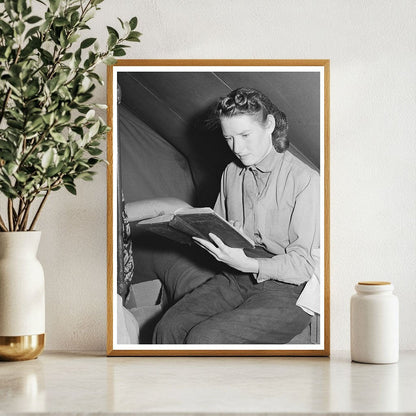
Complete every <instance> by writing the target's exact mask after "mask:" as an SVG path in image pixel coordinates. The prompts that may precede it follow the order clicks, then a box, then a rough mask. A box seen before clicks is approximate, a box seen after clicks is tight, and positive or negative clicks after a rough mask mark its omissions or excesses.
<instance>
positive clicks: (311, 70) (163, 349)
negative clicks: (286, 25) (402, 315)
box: [107, 60, 330, 356]
mask: <svg viewBox="0 0 416 416" xmlns="http://www.w3.org/2000/svg"><path fill="white" fill-rule="evenodd" d="M329 72H330V63H329V60H120V61H118V63H117V64H116V65H114V66H109V67H108V70H107V101H108V112H107V123H108V125H109V126H110V127H111V130H110V132H109V134H108V147H107V160H108V174H107V195H108V197H107V212H108V221H107V235H108V241H107V246H108V278H107V332H108V334H107V355H108V356H329V350H330V332H329V331H330V325H329V322H330V321H329V316H330V310H329V306H330V299H329V265H330V262H329V254H330V253H329V250H330V244H329V237H330V232H329V227H330V218H329V214H330V211H329V201H330V193H329V192H330V190H329V163H330V158H329V154H330V153H329V145H330V143H329V127H330V123H329V99H330V93H329V86H330V82H329V75H330V74H329ZM120 84H122V85H121V91H122V101H123V100H124V97H126V98H125V99H126V102H125V103H123V108H121V107H120V106H119V105H118V102H117V93H116V91H117V86H119V87H120ZM241 86H246V87H252V88H255V89H258V90H260V91H262V92H263V93H265V94H266V95H267V96H268V97H270V98H271V99H272V101H273V102H274V103H275V104H276V105H277V106H278V107H279V109H280V110H282V111H283V112H284V113H285V114H286V115H287V118H288V121H289V139H290V140H292V137H293V143H292V141H291V147H290V149H289V151H290V152H291V153H292V154H295V155H296V156H297V157H298V158H300V159H301V160H303V162H305V163H306V164H309V165H310V166H311V167H312V168H313V169H315V170H317V171H318V172H320V175H319V177H320V214H319V216H320V231H321V232H320V235H321V237H320V243H321V244H320V260H319V261H318V262H317V267H318V266H319V267H318V269H319V268H320V272H319V279H318V280H319V283H318V287H319V289H318V290H319V308H320V310H319V312H320V313H319V314H314V315H313V317H312V319H311V323H310V324H309V325H308V327H307V328H306V329H305V330H304V331H303V332H302V334H303V335H299V338H296V337H295V340H296V339H299V340H300V341H298V343H296V341H295V342H294V343H286V344H257V343H256V344H202V345H199V344H170V343H169V344H153V343H152V342H151V341H147V342H145V343H141V342H140V339H141V338H140V336H141V335H138V337H139V338H137V342H136V343H135V342H134V340H135V339H136V338H135V337H136V332H135V331H136V330H137V328H138V326H139V324H138V322H137V325H136V321H139V322H140V324H141V325H142V326H140V327H139V331H140V334H144V328H145V327H146V325H148V323H146V322H145V321H143V322H142V318H141V316H144V315H145V314H146V313H147V312H146V311H145V306H140V304H138V302H139V301H138V300H137V298H134V294H130V295H129V297H128V301H129V302H130V303H129V307H130V309H128V308H127V303H126V290H127V289H129V290H130V291H131V292H132V293H133V290H136V292H137V293H138V294H139V295H138V296H140V295H145V296H146V298H147V299H146V301H150V302H153V301H152V300H151V299H150V297H151V294H152V290H154V289H155V288H156V289H157V287H158V286H157V285H158V283H157V276H156V274H155V280H154V281H153V280H145V281H147V282H151V283H149V284H148V286H143V283H144V282H142V281H138V282H137V281H136V280H134V282H135V283H134V284H132V282H131V281H129V280H128V278H127V277H126V276H127V272H126V270H128V266H126V261H125V258H124V259H123V253H124V257H125V256H126V253H128V252H129V251H128V250H129V249H130V247H131V246H130V245H129V244H131V243H130V240H128V239H127V240H126V229H125V227H126V226H125V224H126V222H127V220H126V219H125V216H124V215H123V214H124V213H125V205H123V204H124V203H125V202H126V203H127V206H130V205H129V204H130V203H131V201H132V200H135V199H137V195H135V194H134V193H135V192H136V187H138V188H140V186H141V185H140V181H141V176H138V177H135V178H133V179H130V176H129V173H127V171H128V168H129V167H131V166H134V164H135V163H136V162H134V161H133V162H132V161H131V160H130V159H128V158H130V156H132V155H135V154H138V153H141V154H142V157H143V158H144V159H143V161H142V162H137V164H136V166H141V164H140V163H149V156H146V155H147V153H146V155H144V152H143V151H140V149H139V150H137V149H136V148H135V147H134V146H133V148H130V149H126V148H124V147H126V146H127V144H126V145H125V144H124V140H125V139H124V138H123V139H122V140H123V142H122V143H123V146H124V147H123V146H122V148H121V150H120V148H119V146H120V143H121V139H119V136H120V134H124V133H123V132H126V131H129V128H130V129H131V128H133V127H131V126H132V125H134V126H139V127H140V126H142V127H140V128H142V130H141V132H140V133H138V134H139V135H142V136H146V134H147V135H149V134H150V135H151V136H152V138H151V140H150V141H149V142H148V143H150V144H151V146H153V143H154V142H156V139H157V141H161V143H162V142H163V140H166V142H167V143H165V144H163V146H165V147H167V148H169V149H170V148H173V149H176V150H178V151H179V153H180V154H181V155H182V156H184V157H185V160H191V162H189V166H188V167H189V171H190V172H191V174H192V175H194V176H196V175H197V174H196V173H195V170H194V171H192V169H191V166H192V163H194V162H193V160H192V159H190V158H191V156H192V155H194V154H196V153H197V150H198V149H195V148H193V149H191V150H189V151H188V149H187V148H186V146H188V145H189V143H188V144H186V140H190V139H189V137H192V140H196V141H197V140H199V137H200V136H199V133H200V134H201V135H203V134H205V133H203V132H202V130H204V129H206V128H208V127H207V126H206V125H203V122H202V121H203V120H206V119H204V118H203V117H202V115H201V114H206V113H207V111H208V110H207V108H208V106H207V103H208V101H210V100H211V101H212V97H213V96H214V94H215V93H217V92H220V94H219V95H218V94H217V97H219V96H225V95H227V94H228V93H229V92H230V91H231V90H232V89H235V88H237V87H241ZM207 95H209V96H210V99H208V98H207ZM211 101H210V103H211ZM276 101H278V102H276ZM124 107H125V108H124ZM178 108H180V109H179V110H178ZM201 109H203V110H204V111H201ZM125 111H126V112H125ZM123 114H128V117H129V119H128V123H130V124H128V125H127V127H126V126H124V125H125V124H126V123H127V120H125V119H124V118H123V117H127V116H124V115H123ZM131 123H133V124H131ZM134 123H136V124H134ZM129 126H130V127H129ZM143 129H144V130H143ZM175 129H176V131H175ZM143 131H144V132H145V133H143ZM204 131H205V130H204ZM120 132H121V133H120ZM198 132H199V133H198ZM291 132H292V133H291ZM129 134H130V135H131V138H129V140H130V141H131V142H132V143H133V144H135V143H136V141H138V139H136V138H135V134H136V133H129ZM207 134H208V133H207ZM209 134H214V133H209ZM291 134H292V136H291ZM123 137H124V136H123ZM129 137H130V136H129ZM146 137H147V136H146ZM160 138H161V139H163V140H160ZM178 138H179V139H178ZM182 139H183V142H182V141H181V140H182ZM175 140H177V141H175ZM126 141H127V139H126ZM184 143H185V144H184ZM198 143H199V142H198ZM204 143H205V144H204V146H206V142H204ZM292 144H293V147H292ZM141 146H146V145H145V144H141ZM163 146H162V147H163ZM218 146H219V145H218ZM190 147H191V146H190ZM194 147H195V146H194ZM196 148H198V146H196ZM142 149H145V150H146V152H147V149H149V146H147V147H142ZM184 149H185V150H184ZM201 149H202V148H201ZM204 149H205V148H204ZM149 151H150V150H149ZM203 151H205V150H203ZM187 152H188V154H186V153H187ZM219 153H220V152H219V151H216V153H215V154H219ZM120 155H121V156H120ZM123 155H125V156H123ZM189 155H191V156H189ZM182 156H181V157H182ZM228 157H229V155H228ZM123 158H124V159H123ZM196 158H197V159H198V157H196ZM127 159H128V160H127ZM202 159H203V158H202ZM158 160H159V162H158ZM178 160H179V159H178ZM181 160H182V159H181ZM221 163H223V162H218V161H216V162H215V163H214V162H213V165H215V167H217V166H222V167H223V166H224V164H223V165H221ZM152 164H153V165H154V164H156V165H158V166H157V168H158V169H160V172H162V170H161V169H163V163H162V161H161V159H158V158H157V157H155V158H154V161H153V162H152V163H151V164H147V165H146V166H150V168H149V169H150V170H151V169H152V168H153V167H152ZM178 164H179V165H181V164H183V162H181V161H179V162H178ZM169 166H170V168H169V169H173V170H174V169H175V165H174V164H172V163H171V164H170V165H169ZM172 166H173V168H172ZM195 166H196V162H195ZM210 168H212V169H214V167H212V166H211V167H210ZM195 169H196V168H195ZM201 171H202V168H201ZM129 172H131V169H130V170H129ZM220 173H221V172H220ZM220 173H219V174H220ZM216 174H217V173H216ZM134 175H138V173H136V172H135V173H134ZM174 175H175V173H174V172H173V171H172V176H174ZM201 175H202V174H201ZM156 176H158V175H153V177H155V180H156V179H157V178H156ZM202 176H203V175H202ZM207 176H215V175H207ZM179 177H180V175H179ZM126 178H127V179H126ZM215 178H217V176H215ZM218 178H219V176H218ZM122 180H123V186H121V185H120V182H121V181H122ZM143 180H144V179H143ZM193 183H194V184H196V183H197V180H196V179H193ZM201 183H202V180H201ZM165 185H166V184H164V186H165ZM168 186H171V188H172V189H173V188H175V186H176V187H178V188H181V186H180V182H179V185H177V184H176V185H169V184H168ZM195 186H196V185H195ZM201 186H202V185H201ZM214 188H215V187H214ZM214 188H213V191H212V192H211V193H214V191H216V192H218V189H214ZM199 189H201V187H200V188H199ZM202 189H204V190H205V189H208V187H207V188H202ZM175 190H176V188H175ZM137 192H143V194H140V193H139V194H138V197H139V198H141V196H142V195H145V193H144V191H137ZM159 192H160V191H159ZM181 192H182V190H181V189H178V193H179V194H180V196H182V194H181ZM122 194H123V201H122V196H121V195H122ZM124 194H129V195H127V196H126V195H124ZM156 196H160V193H159V194H158V195H156ZM162 196H163V195H162ZM166 196H169V197H171V196H175V195H166ZM124 197H126V201H124ZM147 197H148V195H147V194H146V198H147ZM201 198H202V199H204V198H205V200H204V203H206V201H212V195H211V194H210V193H209V192H208V191H207V192H205V191H204V192H203V196H202V197H201ZM209 198H211V199H209ZM202 206H205V205H204V204H202ZM123 218H124V220H123ZM130 225H131V227H132V228H134V225H133V224H130ZM130 231H131V230H130ZM133 231H134V230H133ZM123 233H124V234H123ZM133 234H134V232H133ZM123 237H124V240H123ZM133 238H135V236H134V235H133ZM126 241H127V242H126ZM134 244H136V243H134V242H133V248H134ZM137 244H139V246H140V244H141V246H142V248H143V247H144V248H143V249H144V250H147V247H146V242H144V241H140V242H139V243H137ZM157 249H158V250H159V248H157ZM123 250H124V251H123ZM126 250H127V251H126ZM149 250H150V249H149ZM149 250H148V251H149ZM158 253H159V251H158ZM152 255H153V254H152ZM153 256H154V257H155V258H156V259H157V258H158V257H157V255H153ZM133 262H134V269H135V270H136V272H137V273H139V271H142V272H143V273H144V270H146V273H147V276H148V275H149V272H148V270H147V269H146V267H147V266H144V265H143V264H142V263H140V264H137V263H138V261H137V259H136V257H134V258H133ZM315 270H316V268H315ZM316 274H318V272H317V271H315V272H314V275H316ZM315 277H316V276H315ZM129 278H131V274H130V277H129ZM133 279H135V277H133ZM140 284H142V286H140ZM152 285H155V287H153V286H152ZM127 286H128V287H127ZM151 286H152V287H151ZM162 286H163V285H162ZM133 288H134V289H133ZM143 288H144V289H143ZM149 288H150V289H149ZM136 292H135V293H136ZM119 294H121V295H122V296H120V295H119ZM153 296H154V297H155V298H154V303H151V305H147V306H159V304H158V303H157V302H159V300H160V296H164V292H163V287H162V289H161V290H159V292H157V294H156V292H155V293H153ZM134 302H136V303H134ZM140 308H142V309H140ZM143 308H144V309H143ZM161 308H162V307H161ZM126 310H127V312H126ZM134 313H136V314H137V315H134ZM139 313H143V315H139ZM161 313H162V314H163V313H164V312H161ZM132 316H135V317H136V321H134V319H133V318H132ZM153 318H154V316H153ZM159 318H160V316H158V319H159ZM132 319H133V320H132ZM122 330H124V332H123V331H122ZM308 331H309V332H308ZM306 333H308V334H309V335H310V338H308V337H309V335H304V334H306ZM302 337H303V338H302ZM305 337H306V338H305ZM126 339H127V340H130V341H128V342H126ZM305 339H307V341H305Z"/></svg>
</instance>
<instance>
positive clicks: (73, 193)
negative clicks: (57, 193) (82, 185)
mask: <svg viewBox="0 0 416 416" xmlns="http://www.w3.org/2000/svg"><path fill="white" fill-rule="evenodd" d="M64 186H65V188H66V190H67V191H69V192H70V193H71V194H72V195H76V194H77V190H76V188H75V186H74V185H71V184H69V183H65V184H64Z"/></svg>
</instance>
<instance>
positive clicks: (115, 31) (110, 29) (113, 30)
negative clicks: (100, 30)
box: [107, 26, 120, 39]
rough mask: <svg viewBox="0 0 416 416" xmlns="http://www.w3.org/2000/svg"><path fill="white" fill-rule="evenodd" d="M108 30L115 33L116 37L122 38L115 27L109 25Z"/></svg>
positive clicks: (109, 32)
mask: <svg viewBox="0 0 416 416" xmlns="http://www.w3.org/2000/svg"><path fill="white" fill-rule="evenodd" d="M107 31H108V34H109V35H114V36H115V37H116V39H120V35H119V34H118V32H117V30H115V29H114V28H113V27H111V26H107Z"/></svg>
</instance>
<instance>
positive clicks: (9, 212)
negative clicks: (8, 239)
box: [7, 198, 14, 231]
mask: <svg viewBox="0 0 416 416" xmlns="http://www.w3.org/2000/svg"><path fill="white" fill-rule="evenodd" d="M7 215H8V217H9V230H10V231H14V226H13V199H11V198H9V199H8V200H7Z"/></svg>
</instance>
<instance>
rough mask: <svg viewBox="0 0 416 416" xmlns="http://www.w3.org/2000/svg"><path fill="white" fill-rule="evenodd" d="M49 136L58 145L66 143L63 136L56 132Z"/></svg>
mask: <svg viewBox="0 0 416 416" xmlns="http://www.w3.org/2000/svg"><path fill="white" fill-rule="evenodd" d="M50 134H51V136H52V137H53V138H54V140H55V141H57V142H58V143H65V144H66V143H67V140H66V138H65V136H64V135H63V134H61V133H58V132H57V131H51V132H50Z"/></svg>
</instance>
